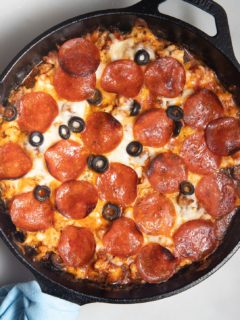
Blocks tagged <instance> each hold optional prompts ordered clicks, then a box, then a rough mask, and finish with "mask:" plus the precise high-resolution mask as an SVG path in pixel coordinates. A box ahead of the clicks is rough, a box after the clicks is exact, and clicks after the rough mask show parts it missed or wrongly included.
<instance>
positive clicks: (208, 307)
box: [0, 0, 240, 320]
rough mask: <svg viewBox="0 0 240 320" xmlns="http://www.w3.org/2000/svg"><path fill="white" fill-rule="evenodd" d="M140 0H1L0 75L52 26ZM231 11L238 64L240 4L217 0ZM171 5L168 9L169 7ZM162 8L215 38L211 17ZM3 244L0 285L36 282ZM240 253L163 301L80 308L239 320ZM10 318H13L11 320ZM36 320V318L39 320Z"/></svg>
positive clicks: (117, 319) (98, 315)
mask: <svg viewBox="0 0 240 320" xmlns="http://www.w3.org/2000/svg"><path fill="white" fill-rule="evenodd" d="M136 2H137V1H136V0H121V1H117V0H115V1H113V0H112V1H111V0H89V1H85V0H65V1H64V0H51V1H49V0H41V1H32V0H20V1H19V0H7V1H4V0H1V1H0V72H1V71H2V70H3V68H4V67H5V66H6V64H7V63H8V62H9V61H10V60H11V59H12V58H13V57H14V56H15V54H16V53H17V52H18V51H19V50H20V49H21V48H22V47H23V46H24V45H25V44H27V43H28V42H29V41H30V40H32V39H33V38H34V37H35V36H37V35H38V34H39V33H41V32H43V31H44V30H46V29H47V28H49V27H50V26H52V25H54V24H56V23H59V22H61V21H62V20H65V19H67V18H70V17H72V16H75V15H78V14H81V13H85V12H88V11H94V10H97V9H105V8H114V7H116V8H117V7H125V6H127V5H131V4H134V3H136ZM217 2H219V3H220V4H221V5H222V6H223V7H224V8H225V10H226V11H227V14H228V18H229V23H230V29H231V33H232V39H233V44H234V50H235V54H236V57H237V58H238V60H239V61H240V41H239V39H240V28H239V27H240V23H239V12H240V1H237V0H219V1H217ZM167 7H168V9H166V8H167ZM162 10H164V12H168V13H169V14H171V15H175V16H177V17H179V18H181V19H185V20H187V21H188V22H190V23H192V24H195V25H196V26H198V27H199V28H201V29H202V30H204V31H207V32H209V33H210V34H211V35H212V34H214V30H215V29H214V25H213V23H212V22H213V20H212V19H211V17H210V18H209V17H206V16H205V15H204V14H200V15H199V14H198V13H197V11H196V10H195V9H194V10H193V8H191V7H190V6H186V5H185V4H184V5H183V3H181V1H179V0H168V2H167V3H166V4H164V5H162ZM32 278H33V277H32V275H31V274H30V273H29V272H28V271H27V270H26V269H25V268H24V267H23V266H22V265H21V264H20V263H19V262H18V261H17V260H16V258H15V257H14V256H13V255H12V254H11V253H10V252H9V250H8V249H7V248H6V246H5V245H4V244H3V243H2V242H1V241H0V286H1V285H4V284H7V283H11V282H16V281H25V280H29V279H32ZM239 297H240V252H238V253H237V254H235V256H234V257H233V258H232V259H231V260H230V261H229V262H228V263H227V264H226V265H225V266H223V267H222V268H221V269H220V270H219V271H218V272H217V273H215V274H214V275H213V276H211V277H210V278H208V279H207V280H205V281H204V282H202V283H201V284H199V285H198V286H196V287H194V288H192V289H190V290H188V291H186V292H183V293H181V294H179V295H177V296H173V297H170V298H167V299H164V300H161V301H156V302H151V303H145V304H140V305H139V304H138V305H107V304H94V305H93V304H92V305H86V306H84V307H82V315H81V317H80V319H81V320H85V319H88V320H93V319H98V320H103V319H104V320H106V319H114V320H122V319H124V320H130V319H133V318H134V317H136V316H137V319H138V320H143V319H147V318H148V319H164V320H173V319H174V320H175V319H176V318H177V319H180V320H182V319H184V320H190V319H191V320H192V319H194V320H203V319H204V320H208V319H211V320H212V319H214V320H215V319H218V320H225V319H228V320H239V319H240V310H239V299H240V298H239ZM9 320H10V319H9ZM36 320H37V319H36Z"/></svg>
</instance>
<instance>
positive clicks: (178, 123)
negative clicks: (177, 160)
mask: <svg viewBox="0 0 240 320" xmlns="http://www.w3.org/2000/svg"><path fill="white" fill-rule="evenodd" d="M182 127H183V124H182V121H174V123H173V137H177V136H178V135H179V133H180V132H181V129H182Z"/></svg>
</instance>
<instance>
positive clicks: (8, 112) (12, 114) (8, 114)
mask: <svg viewBox="0 0 240 320" xmlns="http://www.w3.org/2000/svg"><path fill="white" fill-rule="evenodd" d="M16 118H17V109H16V108H15V107H14V106H8V107H5V109H4V113H3V120H5V121H9V122H10V121H13V120H15V119H16Z"/></svg>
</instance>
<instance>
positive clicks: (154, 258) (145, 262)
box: [137, 243, 177, 283]
mask: <svg viewBox="0 0 240 320" xmlns="http://www.w3.org/2000/svg"><path fill="white" fill-rule="evenodd" d="M176 268H177V259H176V258H175V257H174V256H173V255H172V254H171V252H170V251H169V250H167V249H166V248H164V247H162V246H160V244H158V243H149V244H147V245H146V246H144V247H143V248H142V249H141V251H140V253H139V255H138V257H137V269H138V272H139V273H140V275H141V277H142V279H143V280H145V281H147V282H149V283H158V282H162V281H166V280H168V279H169V278H171V277H172V276H173V275H174V273H175V272H176Z"/></svg>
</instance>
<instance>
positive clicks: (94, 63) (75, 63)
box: [58, 38, 100, 77]
mask: <svg viewBox="0 0 240 320" xmlns="http://www.w3.org/2000/svg"><path fill="white" fill-rule="evenodd" d="M58 59H59V63H60V66H61V67H62V69H63V70H64V71H65V72H66V73H68V74H69V75H71V76H80V77H86V76H88V75H90V74H92V73H94V72H95V71H96V70H97V68H98V66H99V64H100V53H99V50H98V48H97V47H96V46H95V44H94V43H93V42H91V41H89V40H87V39H84V38H75V39H71V40H68V41H66V42H64V44H63V45H62V46H61V47H60V49H59V52H58Z"/></svg>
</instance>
